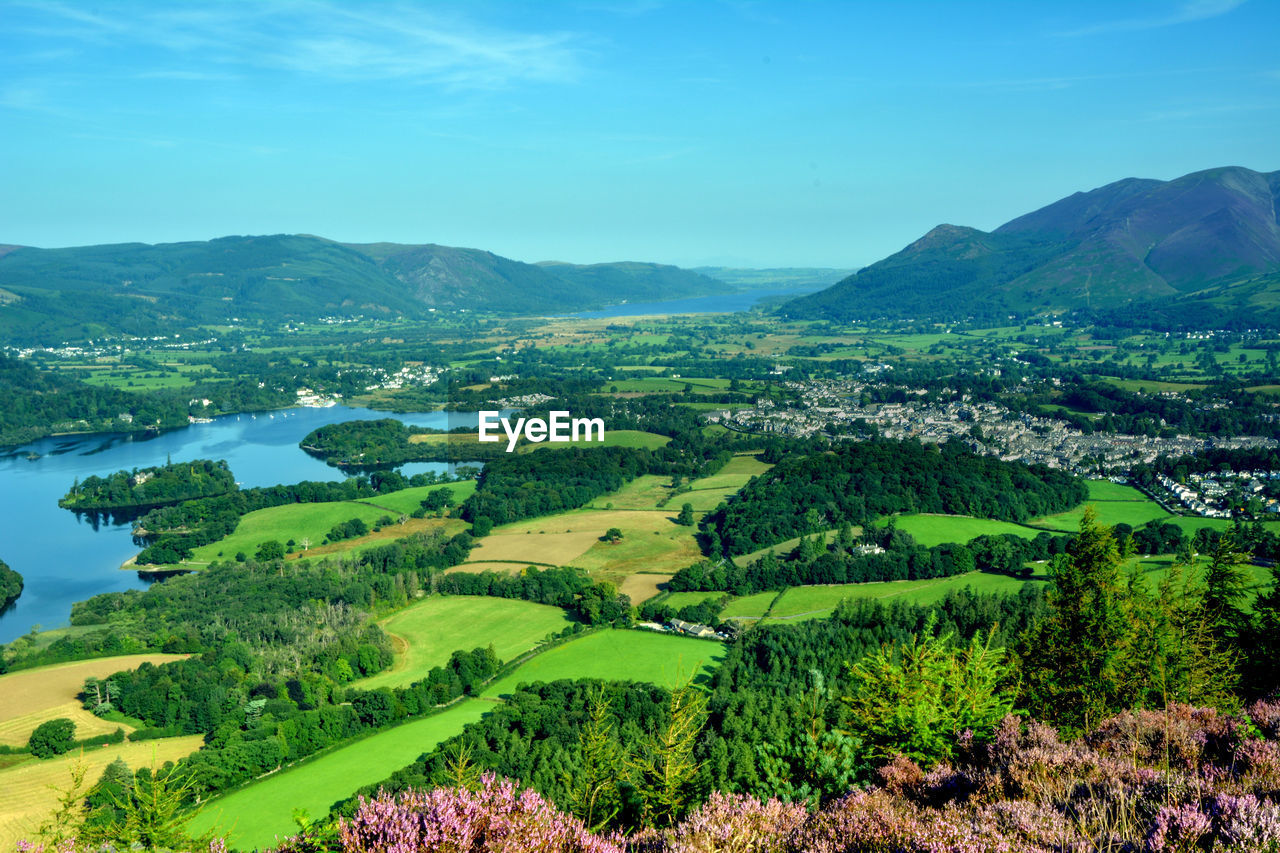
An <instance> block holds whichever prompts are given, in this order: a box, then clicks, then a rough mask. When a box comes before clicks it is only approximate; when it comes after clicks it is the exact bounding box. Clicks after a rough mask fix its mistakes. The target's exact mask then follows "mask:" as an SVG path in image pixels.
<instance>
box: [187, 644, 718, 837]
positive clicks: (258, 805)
mask: <svg viewBox="0 0 1280 853" xmlns="http://www.w3.org/2000/svg"><path fill="white" fill-rule="evenodd" d="M724 654H725V649H724V646H723V645H721V644H720V643H717V642H708V641H705V640H693V639H689V638H687V637H675V636H671V635H667V634H655V633H648V632H644V631H615V630H604V631H598V632H595V633H592V634H588V635H586V636H584V637H581V638H579V639H575V640H571V641H569V642H567V643H565V644H563V645H561V646H557V647H555V648H553V649H551V650H549V651H546V652H543V653H542V654H540V655H538V656H536V657H534V658H532V659H531V660H530V661H528V662H527V663H525V664H524V665H522V666H521V667H520V668H519V669H517V670H516V671H515V672H514V673H513V674H511V675H509V676H507V677H506V678H503V679H501V680H499V681H497V682H495V683H494V684H492V685H491V686H490V687H489V689H487V690H486V691H485V692H484V698H480V699H464V700H462V701H460V702H458V703H457V704H455V705H453V706H452V707H450V708H448V709H447V710H445V711H443V712H441V713H439V714H435V715H434V716H431V717H426V718H423V719H418V720H414V721H411V722H408V723H404V724H402V725H399V726H396V727H395V728H391V729H386V730H384V731H381V732H378V733H376V734H374V735H371V736H370V737H367V738H364V739H362V740H359V741H356V742H355V743H351V744H347V745H345V746H342V747H339V748H337V749H335V750H332V751H330V752H327V753H324V754H322V755H319V756H317V757H315V758H312V759H310V760H307V761H304V762H302V763H300V764H298V765H296V766H294V767H291V768H287V769H285V770H283V771H281V772H279V773H275V774H273V775H271V776H268V777H266V778H264V779H261V780H259V781H256V782H253V783H252V784H250V785H248V786H246V787H244V788H241V789H240V790H238V791H234V792H232V793H230V794H228V795H226V796H223V797H219V798H217V799H215V800H213V801H212V802H211V803H209V804H208V805H207V806H206V808H205V809H204V810H203V812H202V813H201V814H200V815H198V816H197V817H196V818H195V819H194V820H193V821H192V822H191V828H192V829H193V830H196V831H204V830H207V829H213V828H215V827H216V828H217V829H218V830H219V831H220V832H221V831H229V832H230V834H231V843H232V844H233V845H234V846H236V847H241V848H252V847H255V846H259V847H260V846H265V845H268V844H271V843H272V842H274V841H275V840H276V838H278V837H283V836H286V835H289V834H292V833H293V832H294V831H295V827H294V825H293V823H292V821H291V820H290V819H289V815H288V811H287V810H285V809H281V808H280V807H279V805H280V803H281V802H286V801H287V802H290V803H292V804H294V805H295V806H296V807H301V808H305V809H306V810H307V811H308V812H309V813H310V814H311V815H312V816H313V817H320V816H322V815H324V814H326V813H327V812H328V810H329V807H330V806H331V805H332V804H333V803H334V802H336V801H337V800H340V799H343V798H345V797H348V796H350V795H351V794H352V793H354V792H355V791H356V790H357V789H358V788H360V787H362V786H364V785H370V784H373V783H374V782H377V781H379V780H381V779H385V778H386V777H387V776H389V775H391V773H393V772H394V771H396V770H399V769H400V768H401V767H404V766H406V765H408V764H409V763H411V762H412V761H414V759H416V758H417V757H418V756H419V755H421V754H423V753H424V752H429V751H430V750H431V749H432V748H433V747H434V746H435V745H436V744H438V743H440V742H441V741H444V740H447V739H448V738H450V737H452V736H454V735H456V734H458V733H460V732H461V731H462V729H463V728H464V727H465V726H466V725H467V724H468V723H472V722H475V721H476V720H479V719H480V717H481V716H483V715H484V713H485V712H486V711H487V710H489V709H491V708H492V707H493V702H495V701H501V697H502V696H503V695H504V694H506V693H510V692H511V691H512V690H513V689H515V687H516V686H517V685H518V684H520V683H524V682H533V681H554V680H556V679H560V678H602V679H610V680H633V681H650V682H653V683H655V684H663V685H666V686H674V685H676V684H681V683H684V682H686V681H688V680H689V679H691V678H705V677H706V675H707V674H708V673H709V672H710V671H711V668H712V667H714V666H715V665H716V664H718V663H719V662H720V661H721V660H722V659H723V658H724Z"/></svg>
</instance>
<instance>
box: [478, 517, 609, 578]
mask: <svg viewBox="0 0 1280 853" xmlns="http://www.w3.org/2000/svg"><path fill="white" fill-rule="evenodd" d="M542 520H544V521H545V520H546V519H542ZM575 521H576V520H575ZM572 523H574V522H571V524H572ZM577 523H578V525H579V529H578V530H574V529H573V528H572V527H570V528H568V529H565V528H561V531H560V532H558V533H551V532H549V531H544V530H538V531H534V530H528V529H520V530H512V531H508V530H506V529H505V528H501V527H499V528H494V532H492V533H490V534H489V535H488V536H485V537H484V538H483V539H479V540H477V541H476V547H474V548H472V549H471V555H470V556H471V559H470V560H469V561H468V562H469V563H470V562H476V563H489V562H500V563H520V564H522V565H526V566H531V565H539V566H567V565H571V564H573V562H574V560H575V558H577V557H579V556H581V555H582V554H585V553H586V552H587V549H589V548H590V547H591V546H592V545H593V544H595V543H596V542H597V541H599V538H600V537H601V536H603V535H604V532H605V530H607V529H608V528H605V527H601V528H600V529H599V530H595V529H594V526H593V527H592V528H591V529H587V530H583V529H582V527H583V526H585V525H583V523H582V522H577ZM525 524H527V522H516V524H513V525H510V526H511V527H521V526H523V525H525ZM534 537H537V538H534Z"/></svg>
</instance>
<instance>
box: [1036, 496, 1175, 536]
mask: <svg viewBox="0 0 1280 853" xmlns="http://www.w3.org/2000/svg"><path fill="white" fill-rule="evenodd" d="M1086 506H1092V507H1093V508H1094V509H1096V510H1097V511H1098V521H1100V522H1102V523H1103V524H1128V525H1130V526H1132V527H1141V526H1142V525H1144V524H1146V523H1147V522H1148V521H1155V520H1156V519H1162V520H1163V519H1172V518H1173V516H1171V515H1169V513H1168V512H1167V511H1165V509H1164V507H1162V506H1160V504H1158V503H1156V502H1155V501H1153V500H1143V501H1137V500H1120V501H1090V502H1089V503H1087V504H1082V505H1080V506H1078V507H1076V508H1075V509H1072V510H1067V511H1066V512H1060V513H1058V514H1057V515H1046V516H1044V517H1043V518H1036V519H1032V520H1031V522H1030V523H1031V524H1034V525H1035V526H1036V527H1041V528H1044V529H1045V530H1057V531H1064V532H1067V533H1075V532H1076V531H1078V530H1079V529H1080V519H1081V518H1083V517H1084V510H1085V507H1086Z"/></svg>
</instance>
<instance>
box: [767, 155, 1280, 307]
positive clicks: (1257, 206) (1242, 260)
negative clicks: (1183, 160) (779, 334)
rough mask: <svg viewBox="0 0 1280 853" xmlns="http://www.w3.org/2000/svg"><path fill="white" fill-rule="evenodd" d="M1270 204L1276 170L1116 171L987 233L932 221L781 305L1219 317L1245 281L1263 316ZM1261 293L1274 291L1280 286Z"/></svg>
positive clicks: (1277, 269)
mask: <svg viewBox="0 0 1280 853" xmlns="http://www.w3.org/2000/svg"><path fill="white" fill-rule="evenodd" d="M1278 211H1280V172H1270V173H1266V172H1255V171H1253V170H1250V169H1246V168H1243V167H1240V166H1226V167H1220V168H1215V169H1206V170H1203V171H1199V172H1193V173H1191V174H1188V175H1184V176H1182V177H1180V178H1176V179H1174V180H1172V181H1159V180H1152V179H1147V178H1125V179H1123V180H1119V181H1114V182H1112V183H1109V184H1106V185H1104V186H1101V187H1098V188H1097V189H1093V190H1089V191H1086V192H1076V193H1072V194H1071V195H1069V196H1067V197H1065V198H1063V199H1060V200H1058V201H1056V202H1053V203H1052V204H1049V205H1046V206H1045V207H1042V208H1040V209H1039V210H1035V211H1032V212H1031V213H1027V214H1025V215H1023V216H1019V217H1017V218H1016V219H1013V220H1010V221H1009V222H1006V223H1005V224H1004V225H1001V226H1000V227H999V228H997V229H995V230H994V231H992V232H990V233H988V232H984V231H980V230H978V229H975V228H967V227H965V226H958V225H939V226H937V227H936V228H934V229H932V230H931V231H929V232H928V233H927V234H925V235H924V236H923V237H921V238H920V239H919V240H916V241H915V242H913V243H911V244H910V245H909V246H907V247H906V248H905V249H903V250H902V251H900V252H898V253H897V254H895V255H891V256H890V257H888V258H885V259H884V260H882V261H880V262H878V263H876V264H872V265H871V266H869V267H866V268H865V269H863V270H860V271H859V272H858V273H856V274H855V275H853V276H850V277H849V278H846V279H844V280H843V281H841V282H838V283H837V284H835V285H834V286H832V287H831V288H829V289H827V290H825V291H822V292H820V293H816V294H812V295H810V296H807V297H802V298H800V299H796V300H793V301H792V302H789V303H787V304H786V305H784V306H783V308H782V311H783V312H784V313H786V314H789V315H791V316H805V317H814V316H824V317H831V318H835V319H854V318H856V317H868V318H869V317H876V316H910V317H938V318H945V319H956V318H961V317H966V316H977V315H981V316H995V315H1001V314H1003V315H1007V314H1009V313H1011V312H1012V313H1016V314H1024V315H1031V314H1037V313H1047V312H1061V311H1064V310H1073V309H1089V310H1104V311H1105V310H1109V309H1117V308H1121V307H1125V306H1130V307H1135V306H1141V305H1144V304H1154V303H1157V302H1158V303H1159V304H1160V305H1161V306H1162V310H1165V309H1166V308H1168V307H1169V306H1173V305H1174V304H1175V303H1177V305H1183V306H1190V305H1192V304H1193V303H1194V304H1195V305H1197V306H1199V307H1198V308H1197V309H1196V311H1199V312H1201V315H1200V319H1202V320H1204V321H1214V322H1217V321H1219V320H1221V319H1222V317H1223V316H1224V314H1223V311H1219V310H1217V308H1216V307H1215V306H1216V305H1217V304H1218V303H1219V302H1220V303H1221V304H1222V305H1224V306H1225V305H1228V304H1230V305H1232V306H1235V307H1232V308H1231V311H1234V312H1237V313H1238V312H1239V311H1241V310H1245V309H1244V308H1241V307H1240V304H1238V303H1239V300H1235V301H1233V299H1235V296H1233V294H1232V290H1231V288H1232V286H1233V285H1234V284H1244V283H1248V285H1249V288H1250V293H1252V294H1253V296H1252V298H1251V301H1248V302H1247V303H1243V304H1244V305H1245V306H1246V307H1247V309H1248V310H1270V311H1273V312H1274V311H1276V309H1273V308H1270V304H1271V301H1275V302H1277V303H1280V299H1271V297H1267V295H1266V294H1265V293H1264V292H1263V290H1265V288H1263V289H1260V287H1261V285H1259V283H1258V282H1259V280H1260V279H1266V277H1268V276H1277V275H1280V216H1278ZM1207 288H1214V289H1215V292H1216V293H1217V294H1218V296H1217V297H1215V298H1217V299H1218V302H1215V303H1214V304H1213V305H1207V304H1206V303H1205V302H1204V299H1203V298H1202V297H1195V296H1194V294H1196V293H1198V292H1200V291H1202V290H1205V289H1207ZM1272 296H1275V297H1280V285H1277V293H1276V294H1273V295H1272ZM1269 300H1270V301H1269ZM1135 310H1136V309H1135ZM1173 310H1174V313H1177V310H1180V309H1178V308H1177V307H1176V306H1175V307H1174V309H1173ZM1223 310H1224V311H1225V310H1226V309H1223ZM1227 313H1231V312H1230V311H1228V312H1227ZM1277 320H1280V315H1278V316H1277Z"/></svg>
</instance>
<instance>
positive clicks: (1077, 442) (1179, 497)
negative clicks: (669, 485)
mask: <svg viewBox="0 0 1280 853" xmlns="http://www.w3.org/2000/svg"><path fill="white" fill-rule="evenodd" d="M784 384H785V387H786V388H787V389H788V390H790V391H792V392H793V396H794V402H792V403H790V404H778V403H776V402H774V401H773V400H769V399H761V400H759V401H757V402H756V403H755V405H754V406H752V407H751V408H745V409H739V410H736V411H732V410H728V409H724V410H718V411H712V412H709V413H708V414H707V420H708V421H710V422H711V423H719V424H722V425H723V426H725V427H727V428H729V429H734V430H740V431H743V432H772V433H781V434H784V435H791V436H796V437H806V436H814V435H819V434H821V435H828V436H830V437H832V438H841V437H844V438H858V437H865V436H867V435H870V434H873V433H875V434H879V435H881V436H883V437H885V438H889V439H910V438H914V439H917V440H919V441H921V442H925V443H935V444H941V443H943V442H946V441H950V440H952V439H955V440H958V441H962V442H964V443H965V444H966V445H968V446H969V447H970V448H971V449H973V450H974V451H975V452H977V453H983V454H987V455H991V456H997V457H999V458H1000V459H1001V460H1004V461H1019V462H1025V463H1029V464H1032V463H1039V464H1042V465H1047V466H1049V467H1051V468H1060V469H1064V470H1068V471H1071V472H1072V473H1075V474H1080V475H1088V476H1095V477H1096V476H1106V477H1113V478H1117V479H1121V480H1123V479H1124V478H1125V475H1126V474H1127V472H1128V470H1129V468H1130V467H1131V466H1133V465H1137V464H1150V463H1152V462H1154V461H1155V460H1156V459H1157V458H1158V457H1160V456H1166V457H1177V456H1182V455H1188V454H1193V453H1200V452H1204V451H1206V450H1214V449H1232V450H1239V449H1246V448H1274V447H1276V446H1277V444H1278V443H1277V442H1276V440H1275V439H1271V438H1264V437H1261V436H1235V437H1213V436H1210V437H1195V436H1188V435H1175V436H1145V435H1128V434H1124V433H1102V432H1097V433H1092V434H1086V433H1084V432H1082V431H1081V430H1079V429H1077V428H1076V427H1074V426H1072V425H1070V424H1068V423H1065V422H1064V421H1060V420H1056V419H1052V418H1043V417H1037V416H1034V415H1031V414H1027V413H1024V412H1016V411H1013V410H1011V409H1008V408H1006V407H1004V406H1001V405H999V404H998V403H993V402H988V401H975V400H973V399H970V398H969V397H968V396H967V395H966V396H965V397H964V398H962V399H961V400H959V401H952V402H947V403H932V402H928V401H926V400H924V399H923V398H924V396H925V394H926V392H925V391H924V390H922V389H919V390H908V391H907V392H906V396H907V398H908V399H907V400H906V401H905V402H898V403H864V402H863V392H864V391H866V390H867V389H868V388H869V387H870V386H868V385H867V384H866V383H864V382H860V381H857V380H811V381H805V382H787V383H784ZM912 397H916V398H918V399H916V400H912V399H910V398H912ZM1165 479H1168V478H1165ZM1271 481H1280V472H1267V471H1254V472H1244V473H1235V472H1229V473H1223V474H1216V475H1212V476H1204V477H1200V476H1195V475H1193V476H1192V477H1189V478H1188V482H1187V483H1185V484H1180V483H1176V482H1174V481H1172V480H1168V482H1163V481H1162V485H1163V486H1164V487H1165V488H1166V489H1167V490H1168V492H1169V496H1170V497H1169V500H1170V502H1171V503H1172V504H1174V505H1175V506H1176V505H1181V506H1182V507H1184V508H1185V511H1189V512H1192V513H1195V514H1197V515H1202V516H1206V517H1211V518H1212V517H1229V516H1230V512H1229V510H1228V509H1227V506H1229V505H1230V503H1231V502H1230V501H1228V500H1227V498H1228V496H1235V495H1237V494H1238V493H1240V492H1243V493H1244V494H1245V496H1246V497H1247V496H1250V495H1252V496H1255V497H1257V498H1258V500H1259V508H1260V509H1261V510H1262V511H1265V512H1269V513H1280V501H1277V500H1276V499H1275V498H1274V497H1267V496H1265V495H1264V494H1263V493H1264V492H1265V491H1268V489H1267V488H1266V484H1267V483H1268V482H1271Z"/></svg>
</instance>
